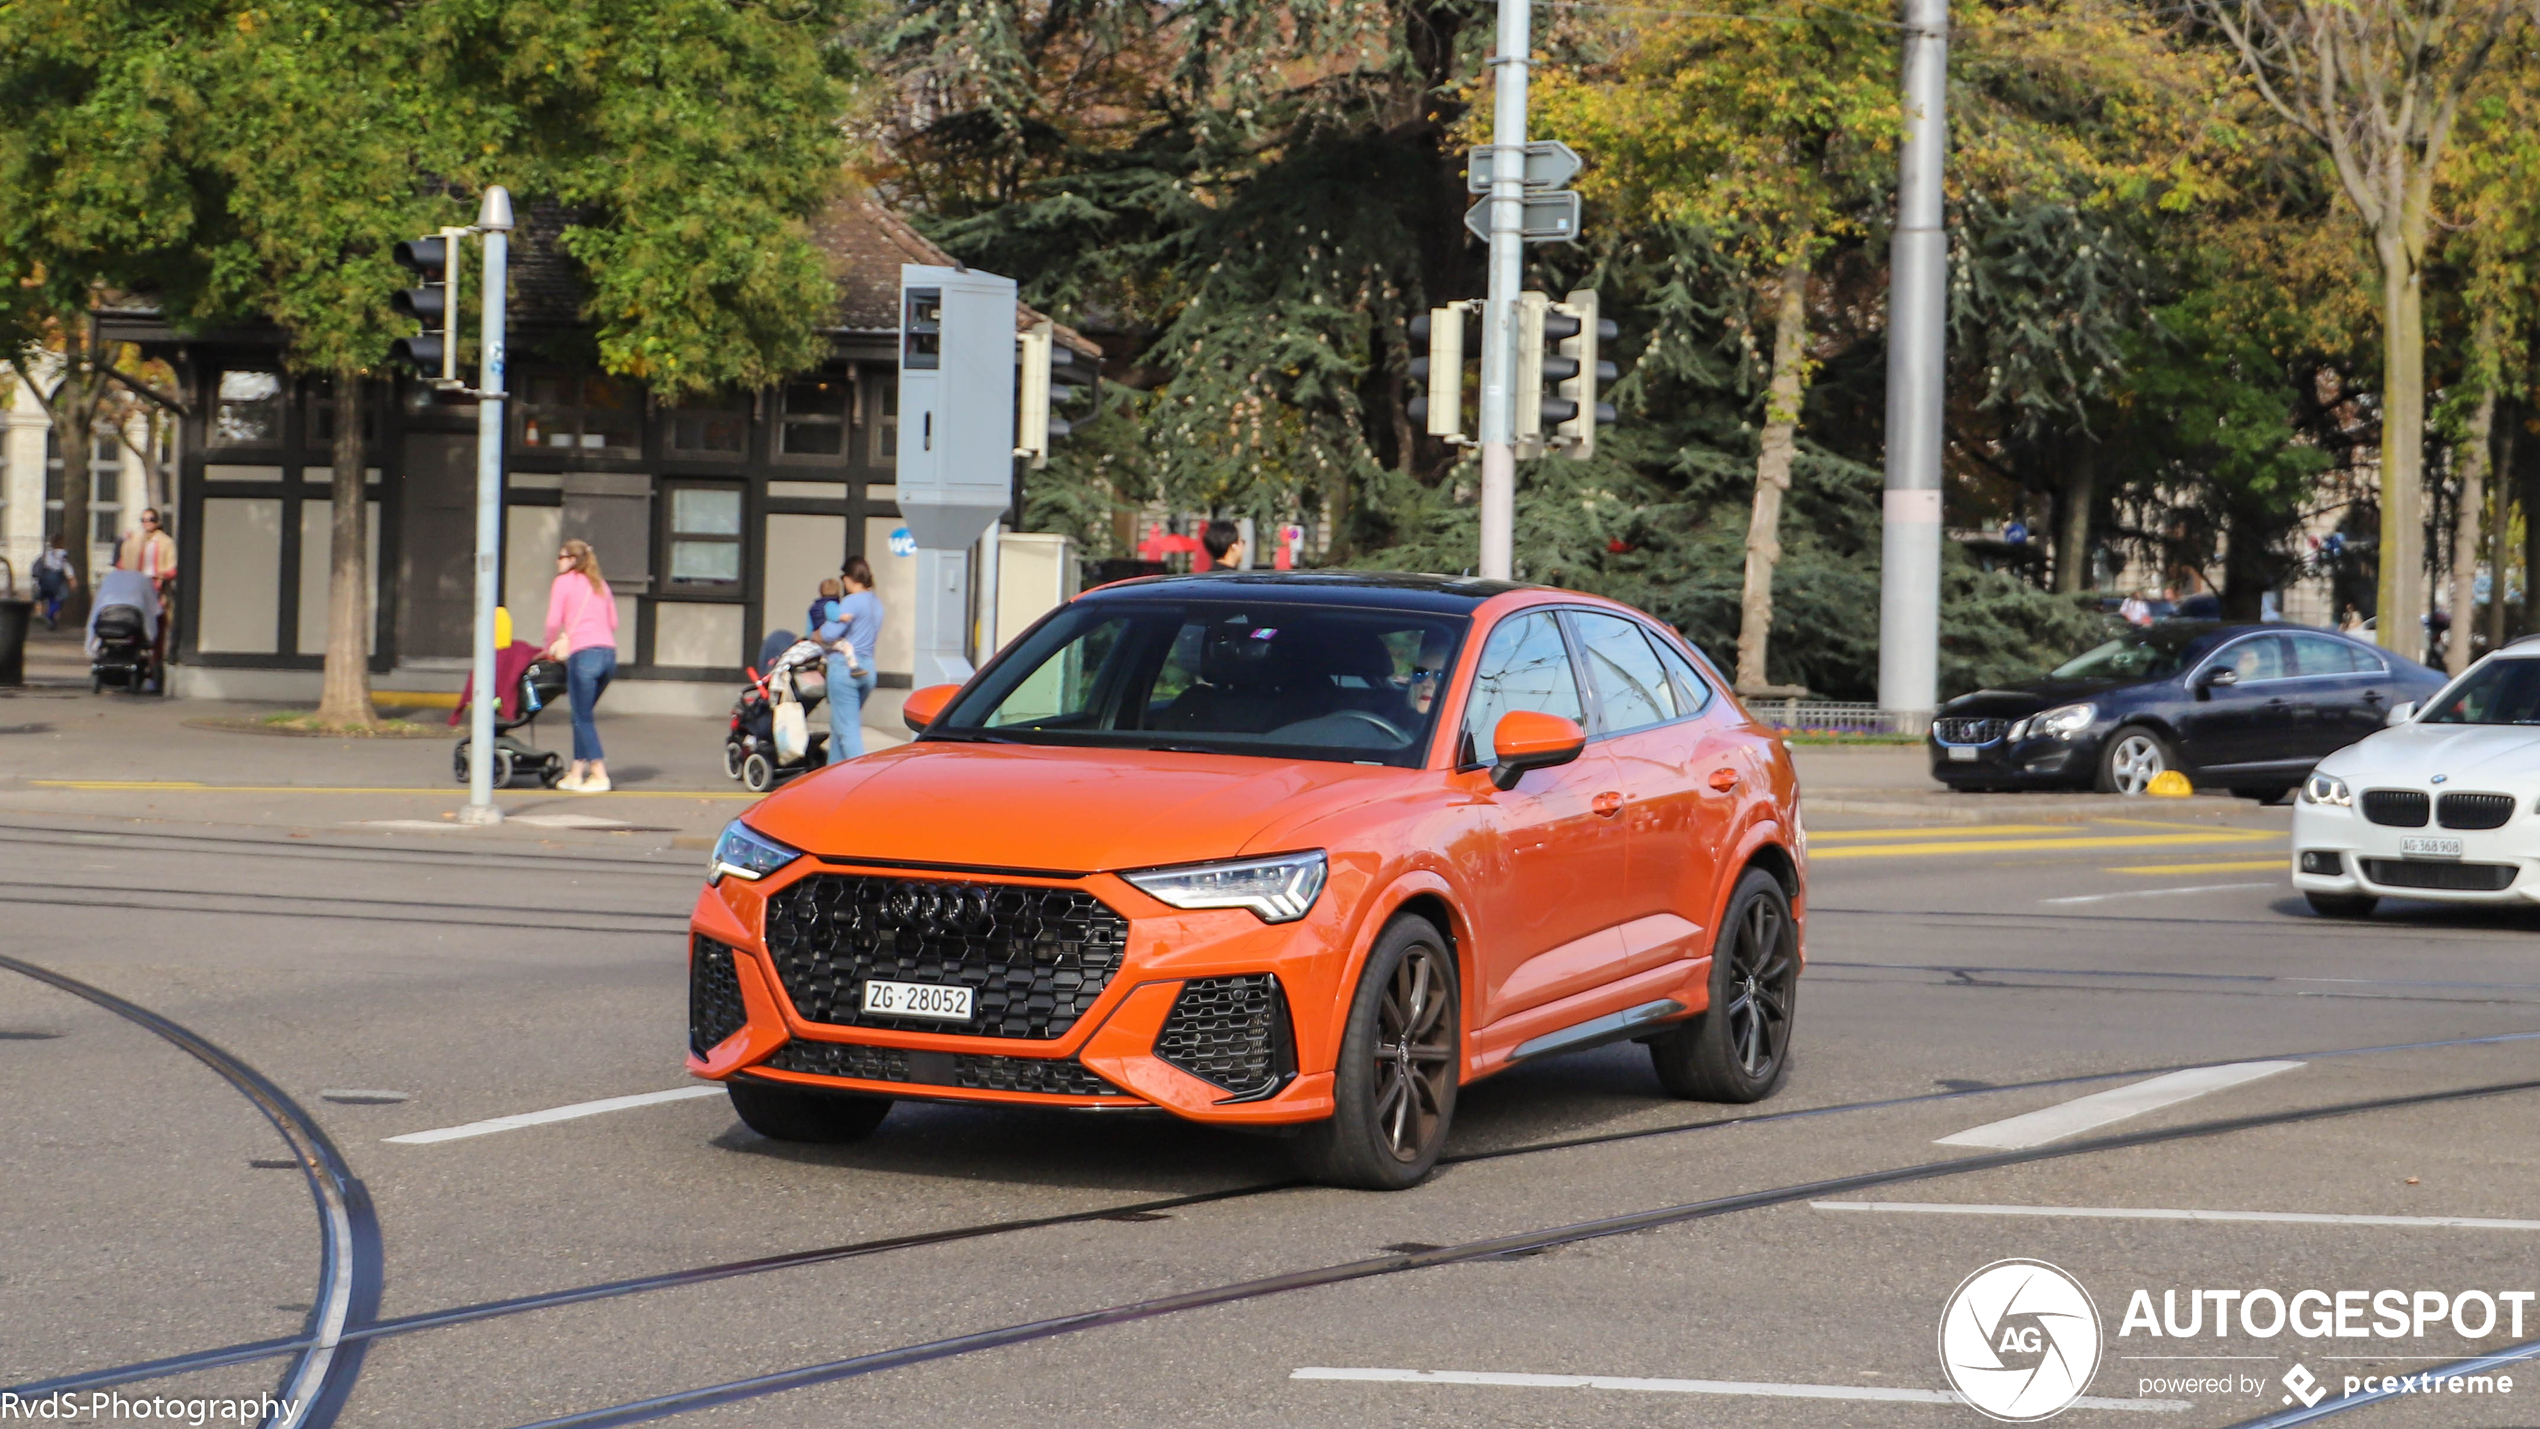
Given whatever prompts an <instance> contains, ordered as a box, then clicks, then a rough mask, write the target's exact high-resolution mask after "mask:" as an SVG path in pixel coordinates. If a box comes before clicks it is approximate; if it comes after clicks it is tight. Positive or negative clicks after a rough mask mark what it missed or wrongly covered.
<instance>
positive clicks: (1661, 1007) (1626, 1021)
mask: <svg viewBox="0 0 2540 1429" xmlns="http://www.w3.org/2000/svg"><path fill="white" fill-rule="evenodd" d="M1684 1010H1685V1005H1684V1004H1683V1003H1681V1002H1678V1001H1676V1000H1675V999H1674V998H1672V997H1662V998H1660V999H1658V1000H1657V1001H1656V1002H1644V1003H1642V1004H1641V1005H1640V1006H1638V1007H1627V1008H1624V1009H1623V1010H1622V1011H1620V1012H1609V1013H1607V1014H1605V1015H1604V1016H1603V1017H1596V1018H1591V1019H1589V1020H1588V1021H1585V1022H1582V1023H1580V1024H1578V1025H1577V1026H1575V1027H1564V1028H1562V1029H1561V1030H1560V1031H1558V1032H1547V1033H1545V1034H1543V1035H1542V1036H1541V1037H1537V1038H1534V1039H1532V1040H1530V1041H1525V1042H1520V1043H1518V1044H1517V1049H1516V1050H1515V1051H1513V1052H1510V1053H1509V1054H1508V1060H1509V1061H1511V1062H1522V1061H1525V1060H1526V1059H1527V1058H1529V1057H1542V1056H1548V1055H1550V1054H1551V1053H1554V1052H1576V1051H1579V1050H1581V1049H1583V1048H1588V1047H1595V1046H1599V1045H1602V1044H1604V1043H1607V1042H1620V1041H1622V1040H1624V1039H1625V1038H1628V1037H1633V1036H1637V1035H1638V1034H1639V1032H1640V1030H1641V1028H1642V1027H1643V1026H1645V1025H1646V1024H1648V1023H1652V1022H1655V1021H1657V1020H1658V1019H1660V1018H1662V1017H1673V1016H1675V1015H1676V1014H1677V1013H1679V1012H1682V1011H1684Z"/></svg>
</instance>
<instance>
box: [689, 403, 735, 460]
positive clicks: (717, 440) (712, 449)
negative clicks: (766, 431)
mask: <svg viewBox="0 0 2540 1429" xmlns="http://www.w3.org/2000/svg"><path fill="white" fill-rule="evenodd" d="M749 449H750V406H749V402H748V400H747V399H745V398H736V397H710V398H700V399H698V400H697V401H695V402H692V403H690V404H688V405H686V406H682V407H674V408H672V409H671V412H670V450H671V451H672V452H674V453H676V454H677V455H680V456H702V457H734V456H739V455H741V454H742V453H744V452H746V451H748V450H749Z"/></svg>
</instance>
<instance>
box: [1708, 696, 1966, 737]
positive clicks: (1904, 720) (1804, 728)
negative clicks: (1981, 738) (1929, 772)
mask: <svg viewBox="0 0 2540 1429" xmlns="http://www.w3.org/2000/svg"><path fill="white" fill-rule="evenodd" d="M1746 708H1747V709H1748V711H1749V712H1751V713H1752V714H1753V715H1754V716H1755V717H1756V718H1757V719H1760V720H1762V721H1764V722H1765V723H1766V724H1769V725H1772V726H1773V727H1774V728H1776V729H1781V730H1786V731H1788V732H1790V733H1792V734H1911V735H1919V734H1922V733H1923V732H1925V731H1926V730H1927V729H1929V728H1930V726H1931V716H1930V715H1928V714H1917V713H1913V712H1910V711H1905V710H1883V709H1880V708H1879V707H1878V706H1877V705H1876V704H1870V703H1861V704H1854V703H1849V702H1845V701H1837V700H1802V699H1772V698H1769V697H1767V698H1760V699H1751V700H1748V701H1747V702H1746Z"/></svg>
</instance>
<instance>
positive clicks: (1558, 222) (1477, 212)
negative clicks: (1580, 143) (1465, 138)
mask: <svg viewBox="0 0 2540 1429" xmlns="http://www.w3.org/2000/svg"><path fill="white" fill-rule="evenodd" d="M1475 152H1477V153H1478V152H1479V151H1478V150H1476V151H1475ZM1490 205H1491V201H1490V200H1489V199H1484V200H1482V201H1481V202H1480V203H1477V204H1475V205H1473V206H1472V207H1471V208H1468V209H1466V210H1464V226H1465V227H1466V228H1468V229H1471V230H1472V233H1473V236H1474V237H1475V238H1478V239H1480V240H1482V241H1483V242H1484V243H1488V242H1490ZM1518 231H1519V234H1520V236H1521V237H1523V238H1524V239H1525V241H1526V242H1528V243H1576V242H1578V241H1579V195H1578V191H1577V190H1576V189H1561V190H1559V191H1557V192H1554V193H1548V194H1528V195H1526V209H1525V216H1524V218H1523V219H1522V220H1521V221H1520V222H1519V224H1518Z"/></svg>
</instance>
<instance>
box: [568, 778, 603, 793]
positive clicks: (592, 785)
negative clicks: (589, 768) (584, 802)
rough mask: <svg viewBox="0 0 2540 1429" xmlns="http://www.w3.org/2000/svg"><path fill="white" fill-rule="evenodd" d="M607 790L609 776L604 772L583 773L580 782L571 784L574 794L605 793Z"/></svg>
mask: <svg viewBox="0 0 2540 1429" xmlns="http://www.w3.org/2000/svg"><path fill="white" fill-rule="evenodd" d="M608 791H609V776H607V775H606V774H589V775H585V776H583V779H582V782H581V783H579V784H576V785H574V786H573V792H575V793H576V794H605V793H607V792H608Z"/></svg>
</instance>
